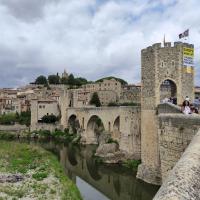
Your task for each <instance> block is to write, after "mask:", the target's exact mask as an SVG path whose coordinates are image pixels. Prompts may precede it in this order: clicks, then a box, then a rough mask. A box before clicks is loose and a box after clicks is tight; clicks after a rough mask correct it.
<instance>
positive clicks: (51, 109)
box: [31, 99, 60, 130]
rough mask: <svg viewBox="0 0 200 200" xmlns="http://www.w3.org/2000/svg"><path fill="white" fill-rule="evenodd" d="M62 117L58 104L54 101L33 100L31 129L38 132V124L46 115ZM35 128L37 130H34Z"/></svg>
mask: <svg viewBox="0 0 200 200" xmlns="http://www.w3.org/2000/svg"><path fill="white" fill-rule="evenodd" d="M51 114H53V115H55V116H59V115H60V108H59V105H58V102H57V101H56V100H54V99H33V100H32V101H31V127H32V128H31V129H32V130H36V128H35V127H36V126H37V123H38V122H39V121H40V120H41V119H42V117H43V116H45V115H51ZM34 128H35V129H34Z"/></svg>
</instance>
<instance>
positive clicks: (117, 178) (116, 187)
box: [113, 176, 121, 196]
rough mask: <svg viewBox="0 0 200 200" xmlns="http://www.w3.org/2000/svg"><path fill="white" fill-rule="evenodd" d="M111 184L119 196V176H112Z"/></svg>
mask: <svg viewBox="0 0 200 200" xmlns="http://www.w3.org/2000/svg"><path fill="white" fill-rule="evenodd" d="M113 185H114V188H115V192H116V193H117V194H118V196H120V193H121V184H120V179H119V176H113Z"/></svg>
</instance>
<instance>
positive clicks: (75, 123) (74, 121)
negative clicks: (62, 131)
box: [68, 114, 80, 133]
mask: <svg viewBox="0 0 200 200" xmlns="http://www.w3.org/2000/svg"><path fill="white" fill-rule="evenodd" d="M68 127H69V128H71V129H72V132H73V133H77V129H78V128H80V123H79V120H78V118H77V116H76V115H74V114H72V115H71V116H70V117H69V118H68Z"/></svg>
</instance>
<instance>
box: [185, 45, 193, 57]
mask: <svg viewBox="0 0 200 200" xmlns="http://www.w3.org/2000/svg"><path fill="white" fill-rule="evenodd" d="M183 56H188V57H192V58H193V57H194V49H193V48H187V47H183Z"/></svg>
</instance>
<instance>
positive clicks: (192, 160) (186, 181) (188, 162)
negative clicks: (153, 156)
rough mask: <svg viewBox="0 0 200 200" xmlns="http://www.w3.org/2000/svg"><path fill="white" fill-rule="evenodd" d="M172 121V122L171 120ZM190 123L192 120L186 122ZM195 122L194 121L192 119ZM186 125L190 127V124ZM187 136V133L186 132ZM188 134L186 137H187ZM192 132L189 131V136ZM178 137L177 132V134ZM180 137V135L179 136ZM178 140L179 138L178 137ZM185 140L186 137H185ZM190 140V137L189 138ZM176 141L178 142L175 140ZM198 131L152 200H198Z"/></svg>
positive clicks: (199, 157) (199, 137)
mask: <svg viewBox="0 0 200 200" xmlns="http://www.w3.org/2000/svg"><path fill="white" fill-rule="evenodd" d="M172 121H173V120H172ZM187 121H189V122H190V123H191V121H192V120H187ZM194 121H196V119H194ZM172 123H173V122H172ZM190 123H189V124H188V125H192V124H190ZM188 134H189V132H188ZM188 134H187V135H186V136H188ZM193 134H194V132H193V130H191V133H190V135H193ZM177 135H178V132H177ZM180 135H181V134H180ZM179 138H180V137H179ZM186 138H187V137H186ZM189 139H190V136H189ZM176 141H178V140H176ZM199 144H200V131H198V133H197V134H196V135H195V136H194V138H193V139H192V142H191V143H190V145H189V146H188V148H187V149H186V151H185V152H184V153H183V155H182V156H181V158H180V160H179V161H178V162H177V163H176V165H175V167H174V168H173V170H172V171H171V172H170V174H169V176H168V177H167V179H166V180H165V182H164V183H163V185H162V187H161V188H160V189H159V191H158V193H157V194H156V196H155V197H154V200H178V199H180V200H198V199H200V192H199V191H200V145H199Z"/></svg>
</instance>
